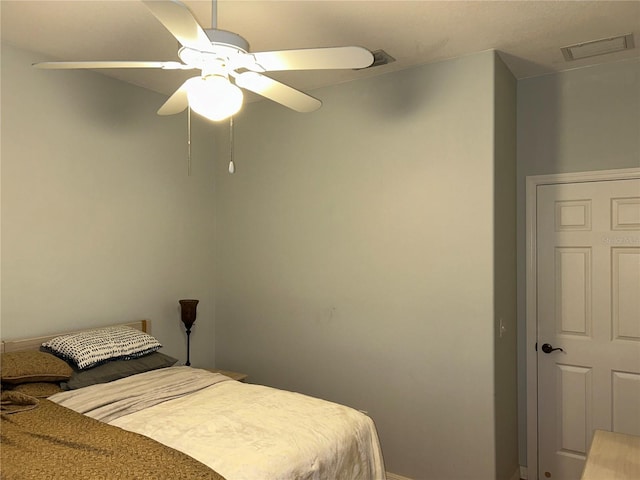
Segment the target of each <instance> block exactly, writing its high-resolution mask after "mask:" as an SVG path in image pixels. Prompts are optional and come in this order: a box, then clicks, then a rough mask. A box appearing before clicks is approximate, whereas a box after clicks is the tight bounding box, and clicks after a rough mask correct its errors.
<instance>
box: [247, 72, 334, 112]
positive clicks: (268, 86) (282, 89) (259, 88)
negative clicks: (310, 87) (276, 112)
mask: <svg viewBox="0 0 640 480" xmlns="http://www.w3.org/2000/svg"><path fill="white" fill-rule="evenodd" d="M236 85H238V86H239V87H242V88H246V89H247V90H249V91H251V92H254V93H257V94H258V95H262V96H263V97H265V98H268V99H270V100H273V101H274V102H278V103H281V104H282V105H284V106H285V107H289V108H291V109H292V110H295V111H297V112H313V111H314V110H317V109H318V108H320V106H321V105H322V102H321V101H320V100H318V99H317V98H313V97H312V96H310V95H307V94H306V93H303V92H301V91H300V90H296V89H295V88H291V87H290V86H288V85H285V84H284V83H281V82H278V81H276V80H274V79H272V78H269V77H265V76H264V75H260V74H259V73H256V72H244V73H241V74H239V75H237V76H236Z"/></svg>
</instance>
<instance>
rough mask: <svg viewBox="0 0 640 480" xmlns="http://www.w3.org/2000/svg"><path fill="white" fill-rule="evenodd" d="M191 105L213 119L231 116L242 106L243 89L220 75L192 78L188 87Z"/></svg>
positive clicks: (218, 119) (198, 112)
mask: <svg viewBox="0 0 640 480" xmlns="http://www.w3.org/2000/svg"><path fill="white" fill-rule="evenodd" d="M187 99H188V101H189V107H191V109H192V110H193V111H194V112H196V113H197V114H199V115H202V116H203V117H205V118H208V119H209V120H213V121H216V122H217V121H220V120H224V119H225V118H229V117H230V116H232V115H234V114H235V113H237V112H238V110H240V107H242V99H243V95H242V90H240V89H239V88H238V87H237V86H235V85H234V84H232V83H231V82H230V81H229V80H228V79H226V78H225V77H223V76H220V75H209V76H206V77H197V78H192V79H191V80H190V82H189V86H188V88H187Z"/></svg>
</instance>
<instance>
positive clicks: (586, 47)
mask: <svg viewBox="0 0 640 480" xmlns="http://www.w3.org/2000/svg"><path fill="white" fill-rule="evenodd" d="M634 46H635V45H634V43H633V34H632V33H629V34H627V35H620V36H619V37H611V38H603V39H602V40H594V41H592V42H584V43H578V44H576V45H569V46H568V47H563V48H561V49H560V50H561V51H562V55H564V59H565V60H566V61H567V62H570V61H572V60H580V59H581V58H587V57H595V56H596V55H606V54H608V53H614V52H620V51H622V50H631V49H632V48H633V47H634Z"/></svg>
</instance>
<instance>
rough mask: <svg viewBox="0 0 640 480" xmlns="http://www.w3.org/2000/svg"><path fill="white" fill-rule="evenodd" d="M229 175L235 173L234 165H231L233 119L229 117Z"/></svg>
mask: <svg viewBox="0 0 640 480" xmlns="http://www.w3.org/2000/svg"><path fill="white" fill-rule="evenodd" d="M229 152H230V159H229V173H231V174H233V173H235V171H236V164H235V163H233V117H229Z"/></svg>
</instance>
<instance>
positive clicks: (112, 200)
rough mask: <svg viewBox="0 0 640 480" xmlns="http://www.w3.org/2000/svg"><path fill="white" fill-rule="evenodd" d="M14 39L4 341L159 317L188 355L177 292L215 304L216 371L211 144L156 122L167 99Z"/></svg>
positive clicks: (9, 77)
mask: <svg viewBox="0 0 640 480" xmlns="http://www.w3.org/2000/svg"><path fill="white" fill-rule="evenodd" d="M39 60H42V59H41V58H38V57H37V56H35V55H34V54H31V53H28V52H25V51H21V50H18V49H15V48H13V47H10V46H8V45H2V131H1V134H2V151H1V154H2V157H1V158H2V284H1V285H2V291H1V293H2V308H1V314H2V316H1V321H0V325H1V328H2V337H3V338H14V337H24V336H35V335H44V334H47V333H52V332H59V331H62V330H69V329H78V328H82V327H87V326H99V325H104V324H108V323H117V322H126V321H131V320H136V319H141V318H147V319H151V320H152V321H153V333H154V334H155V335H156V336H157V337H158V338H159V340H160V341H161V342H162V343H163V344H164V345H165V350H164V351H165V352H167V353H169V354H170V355H173V356H176V357H178V358H180V359H181V360H182V361H184V359H185V353H186V346H185V342H186V340H185V338H186V337H185V334H184V327H183V326H182V324H181V323H180V320H179V310H178V308H179V307H178V303H177V301H178V299H180V298H185V297H196V298H199V299H200V300H201V301H202V303H201V305H200V309H199V318H198V321H197V322H196V325H195V327H194V331H193V357H192V358H193V361H194V364H203V365H213V361H214V352H213V340H212V339H213V334H214V325H213V314H214V307H213V302H214V296H213V272H214V269H215V264H214V260H213V249H212V248H211V245H212V243H213V234H214V218H213V207H212V205H213V178H212V174H213V167H212V166H211V163H212V162H211V157H212V152H213V145H212V142H211V141H209V140H207V137H206V136H205V134H204V133H205V131H204V127H203V126H202V125H201V124H200V123H198V122H195V125H194V127H195V128H196V130H197V132H199V138H200V141H198V142H194V164H193V171H194V175H193V176H191V177H188V176H187V167H186V155H185V152H186V118H185V116H184V115H181V116H180V117H163V118H161V117H157V116H156V115H155V111H156V110H157V108H158V107H159V106H160V105H162V103H163V102H164V100H165V99H164V98H163V97H162V96H161V95H158V94H154V93H151V92H148V91H146V90H143V89H140V88H137V87H133V86H131V85H127V84H124V83H122V82H119V81H115V80H111V79H107V78H106V77H104V76H102V75H98V74H95V73H91V72H81V71H67V72H59V71H58V72H55V71H42V70H36V69H34V68H32V67H31V64H32V63H33V62H35V61H39Z"/></svg>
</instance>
